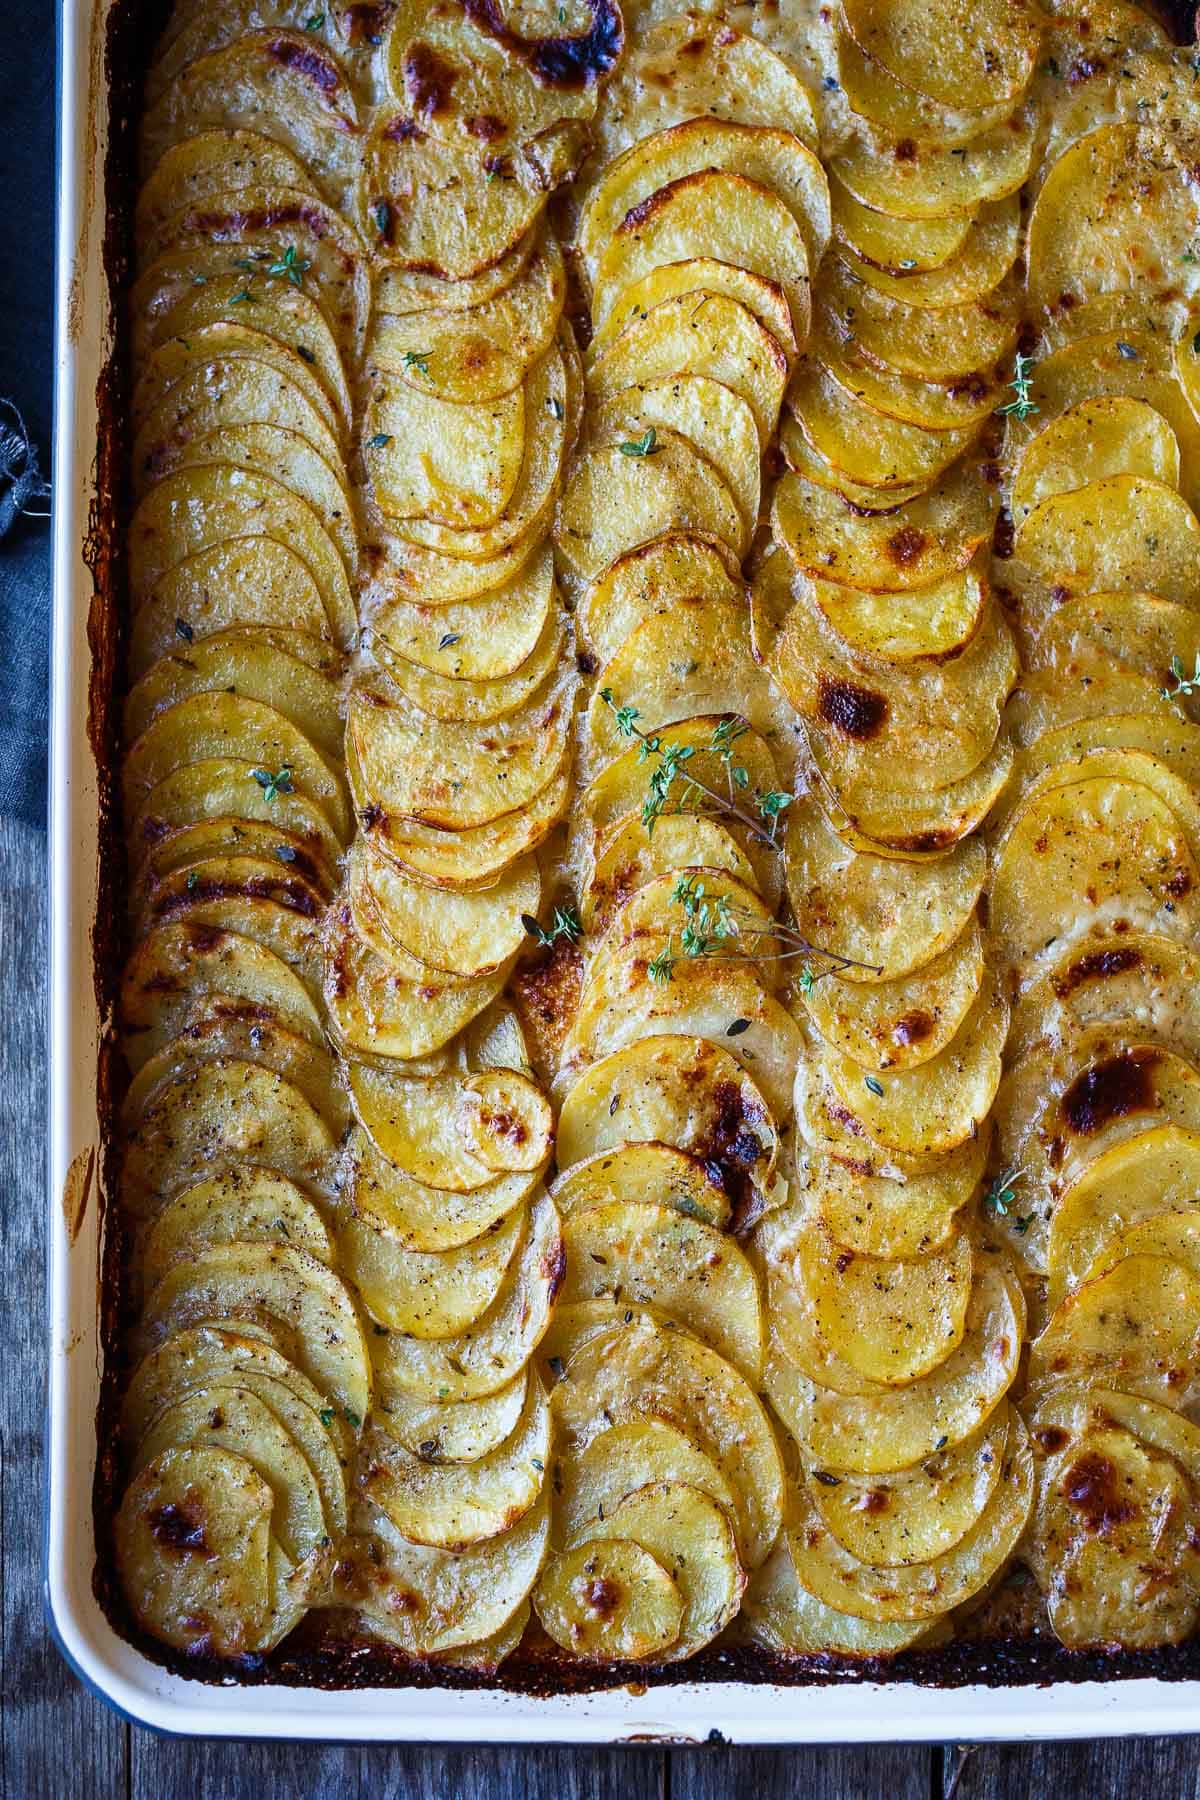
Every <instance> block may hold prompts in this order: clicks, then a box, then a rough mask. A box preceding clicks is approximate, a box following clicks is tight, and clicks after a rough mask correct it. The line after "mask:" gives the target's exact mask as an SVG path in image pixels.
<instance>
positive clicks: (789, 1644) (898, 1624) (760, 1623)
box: [742, 1537, 928, 1658]
mask: <svg viewBox="0 0 1200 1800" xmlns="http://www.w3.org/2000/svg"><path fill="white" fill-rule="evenodd" d="M742 1618H743V1619H744V1620H745V1622H746V1625H747V1627H748V1629H749V1632H750V1635H751V1637H752V1638H753V1639H754V1641H755V1642H757V1643H760V1644H763V1645H764V1646H765V1647H766V1648H767V1649H768V1650H770V1651H772V1652H774V1654H775V1655H776V1656H787V1657H800V1656H829V1655H837V1656H858V1657H863V1658H865V1657H875V1656H880V1655H886V1654H888V1653H889V1652H891V1651H896V1650H906V1649H907V1648H908V1647H909V1645H910V1644H913V1643H916V1642H917V1641H918V1640H919V1639H921V1638H923V1637H924V1635H925V1632H926V1631H927V1629H928V1626H927V1624H926V1621H925V1620H924V1619H902V1620H898V1621H892V1622H890V1623H887V1624H885V1623H883V1622H882V1621H880V1620H874V1619H872V1620H867V1619H856V1618H854V1617H852V1615H851V1614H850V1613H842V1612H837V1611H835V1609H834V1608H833V1607H832V1606H826V1605H825V1603H824V1601H821V1600H818V1599H817V1597H816V1595H815V1594H810V1593H809V1592H808V1590H807V1588H803V1587H801V1585H800V1582H799V1580H798V1579H797V1576H796V1568H795V1564H794V1563H793V1562H792V1553H791V1550H790V1549H789V1548H788V1540H787V1538H786V1537H784V1538H782V1539H781V1540H780V1542H779V1543H778V1544H777V1545H776V1547H775V1549H774V1551H773V1552H772V1554H771V1556H770V1558H769V1560H768V1561H767V1562H765V1563H764V1564H763V1566H762V1568H761V1569H760V1570H759V1571H758V1573H757V1574H756V1575H755V1576H754V1577H753V1578H752V1579H751V1581H750V1583H749V1585H748V1587H747V1589H746V1593H745V1597H744V1599H743V1601H742Z"/></svg>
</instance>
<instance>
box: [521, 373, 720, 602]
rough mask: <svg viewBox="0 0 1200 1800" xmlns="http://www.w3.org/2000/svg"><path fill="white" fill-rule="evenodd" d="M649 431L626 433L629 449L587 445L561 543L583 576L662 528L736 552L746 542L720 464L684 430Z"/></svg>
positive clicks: (566, 496)
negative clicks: (711, 540) (705, 538)
mask: <svg viewBox="0 0 1200 1800" xmlns="http://www.w3.org/2000/svg"><path fill="white" fill-rule="evenodd" d="M646 378H647V379H649V378H650V375H649V372H647V376H646ZM648 432H649V434H650V435H648V436H647V435H643V436H642V437H640V438H638V439H636V440H635V439H627V440H625V442H628V443H631V444H633V445H634V446H635V448H634V449H631V450H628V451H626V450H625V449H624V448H623V447H622V445H621V444H616V443H610V444H605V445H603V446H598V447H596V448H594V449H591V450H589V451H587V452H586V454H585V455H584V456H583V457H582V459H581V460H580V461H579V463H578V464H577V465H576V467H575V470H574V472H573V474H572V475H571V478H570V480H569V481H568V482H567V485H566V487H565V489H564V491H563V495H562V498H561V500H560V502H559V506H558V512H557V516H556V518H555V524H554V542H555V548H556V549H557V551H558V553H559V556H560V557H561V558H562V560H563V561H564V562H565V563H566V565H567V567H568V568H570V569H571V570H572V571H573V572H574V573H575V575H576V576H578V577H579V578H580V579H581V580H584V581H594V580H595V579H596V577H597V576H598V575H601V574H602V573H603V572H604V570H605V569H606V568H607V567H608V566H609V564H610V563H611V562H613V561H614V560H615V559H616V558H617V557H619V556H621V555H623V554H624V553H625V552H626V551H628V550H629V549H630V548H631V547H633V546H636V545H638V544H641V543H644V542H645V541H646V540H647V539H649V538H653V537H656V536H658V535H659V534H660V533H661V532H700V533H701V534H704V535H711V536H712V537H715V538H716V539H717V540H718V542H720V543H722V544H724V545H726V546H727V547H728V549H729V551H730V553H731V554H732V555H733V556H734V557H735V558H736V557H738V556H740V555H741V554H742V553H743V551H744V550H745V548H746V547H747V544H748V542H749V533H748V530H747V527H746V524H745V521H744V520H743V518H742V515H741V513H740V512H739V511H738V507H737V502H736V500H735V499H734V497H733V495H732V493H731V492H730V491H729V488H728V487H727V486H726V484H725V481H724V478H723V477H722V476H721V474H720V473H719V472H718V470H717V468H716V466H715V464H713V463H711V462H710V461H709V460H708V458H707V457H706V456H704V455H702V454H701V453H700V451H698V450H697V449H696V448H695V447H694V446H693V445H692V443H691V442H690V441H689V440H688V439H687V438H682V437H680V436H679V434H678V433H677V432H674V431H670V430H668V429H665V428H664V429H661V430H660V429H657V428H655V427H653V426H651V427H648ZM642 444H645V446H646V449H645V451H644V452H643V450H642V449H641V448H640V446H641V445H642Z"/></svg>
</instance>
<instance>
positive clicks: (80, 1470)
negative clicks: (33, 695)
mask: <svg viewBox="0 0 1200 1800" xmlns="http://www.w3.org/2000/svg"><path fill="white" fill-rule="evenodd" d="M108 5H109V0H62V12H61V20H60V51H61V68H60V115H59V127H60V165H59V166H60V181H59V214H58V277H57V313H58V322H57V363H56V374H57V392H56V403H55V420H56V431H55V447H54V492H55V510H54V651H53V659H52V665H51V666H52V684H53V693H52V725H51V733H52V744H51V770H52V773H51V795H50V880H51V885H52V910H51V970H50V1004H51V1028H50V1117H49V1144H50V1154H49V1195H48V1205H49V1238H50V1269H49V1330H50V1393H49V1454H48V1469H49V1492H48V1520H47V1537H46V1542H47V1567H46V1591H47V1600H48V1607H49V1613H50V1618H51V1622H52V1625H53V1629H54V1631H55V1633H56V1635H57V1637H58V1641H59V1643H60V1645H61V1647H62V1650H63V1652H64V1654H65V1655H66V1656H67V1658H68V1659H69V1661H70V1662H71V1663H72V1665H73V1666H74V1668H75V1669H76V1671H77V1672H78V1674H79V1675H80V1677H81V1678H82V1679H83V1680H84V1681H86V1682H88V1683H89V1684H90V1685H91V1686H92V1687H93V1688H94V1689H95V1690H96V1691H97V1692H98V1693H100V1694H101V1695H103V1696H104V1698H105V1699H106V1700H108V1701H109V1702H110V1703H111V1704H112V1705H113V1706H115V1707H117V1708H119V1709H120V1710H121V1711H122V1712H124V1713H125V1714H127V1715H128V1716H129V1717H131V1718H133V1719H136V1720H139V1721H141V1722H144V1723H145V1724H147V1725H151V1726H155V1727H158V1728H159V1729H163V1730H167V1731H173V1732H185V1733H192V1734H196V1735H204V1736H210V1735H211V1736H230V1737H242V1738H250V1737H264V1738H307V1739H317V1740H334V1739H351V1740H361V1741H372V1740H374V1741H388V1740H393V1741H394V1740H403V1739H412V1740H425V1741H433V1742H451V1741H460V1742H461V1741H467V1742H470V1741H475V1742H487V1741H494V1742H503V1741H510V1742H523V1743H531V1742H557V1743H596V1742H610V1741H629V1740H643V1741H646V1740H651V1741H652V1740H677V1741H683V1742H697V1741H699V1742H704V1741H705V1740H707V1739H708V1738H709V1737H710V1734H712V1733H714V1732H719V1733H720V1734H721V1736H722V1737H723V1738H724V1739H725V1740H726V1741H729V1742H733V1743H742V1744H756V1743H845V1742H852V1741H860V1742H888V1741H899V1740H910V1741H939V1740H941V1741H952V1740H956V1741H959V1742H963V1741H977V1740H984V1739H1037V1738H1048V1737H1082V1736H1093V1735H1111V1736H1116V1735H1124V1734H1136V1733H1159V1732H1163V1733H1166V1732H1190V1731H1194V1730H1196V1729H1197V1727H1198V1725H1200V1707H1198V1705H1197V1701H1198V1699H1200V1682H1187V1683H1184V1682H1164V1681H1158V1680H1134V1681H1113V1682H1106V1683H1097V1682H1089V1683H1080V1684H1059V1685H1054V1686H1043V1687H1037V1686H1019V1687H992V1686H984V1685H980V1686H975V1687H964V1688H957V1689H931V1688H921V1687H911V1686H905V1685H902V1684H886V1685H865V1686H864V1685H859V1684H857V1683H855V1684H850V1683H847V1684H845V1685H833V1686H810V1687H786V1688H784V1687H773V1686H762V1685H744V1684H740V1683H737V1682H732V1681H731V1682H726V1683H717V1684H712V1683H709V1684H704V1685H700V1684H693V1685H680V1686H676V1687H666V1688H658V1689H651V1690H650V1691H648V1692H646V1693H643V1694H639V1695H635V1694H632V1693H630V1692H628V1691H626V1690H618V1691H616V1692H611V1693H600V1694H594V1695H570V1696H568V1695H562V1696H559V1697H553V1698H549V1699H538V1698H532V1697H529V1696H524V1695H514V1694H509V1693H505V1692H501V1691H498V1690H497V1691H492V1692H478V1691H474V1692H473V1691H466V1690H460V1691H455V1690H453V1689H434V1690H419V1689H412V1688H395V1689H390V1690H375V1691H364V1690H354V1691H323V1690H314V1689H312V1688H298V1687H297V1688H289V1687H246V1686H239V1685H235V1684H232V1683H231V1684H230V1685H227V1686H207V1685H203V1684H201V1683H199V1682H194V1681H188V1680H185V1679H183V1678H181V1677H179V1676H177V1675H173V1674H171V1673H168V1672H167V1671H165V1670H163V1669H161V1668H159V1667H157V1666H155V1665H154V1664H152V1663H150V1662H149V1661H147V1660H146V1659H145V1658H144V1657H143V1656H142V1655H141V1654H140V1653H139V1652H138V1651H137V1650H135V1649H134V1648H133V1647H131V1646H130V1645H129V1644H127V1643H125V1642H124V1641H123V1640H122V1639H121V1638H120V1637H118V1636H117V1634H116V1633H115V1632H114V1631H113V1629H112V1627H111V1626H110V1624H109V1622H108V1620H107V1619H106V1617H105V1615H104V1612H103V1611H102V1609H101V1607H100V1604H99V1602H98V1601H97V1599H96V1596H95V1594H94V1593H93V1588H92V1571H93V1564H94V1547H93V1527H92V1488H93V1476H94V1471H95V1463H96V1412H97V1401H98V1395H99V1387H100V1343H99V1319H98V1304H97V1298H98V1288H99V1282H98V1271H99V1259H100V1249H101V1219H100V1208H99V1203H98V1202H99V1195H98V1173H97V1171H98V1168H99V1161H98V1146H99V1136H100V1133H99V1125H98V1110H97V1102H96V1071H97V1060H98V1050H99V1037H100V1020H99V1017H98V1013H97V1006H96V1002H95V999H94V995H93V982H92V929H93V924H94V921H95V918H96V910H97V890H98V884H97V858H98V844H99V832H100V807H99V796H98V784H97V772H96V767H95V763H94V760H93V756H92V751H91V748H90V745H89V739H88V730H87V719H88V686H89V677H90V673H91V657H90V651H89V643H88V635H87V626H88V612H89V607H90V605H91V601H92V589H93V581H92V575H91V573H90V570H89V567H88V563H87V561H86V560H85V540H86V539H87V535H88V531H89V520H90V514H91V509H92V506H93V503H94V501H95V498H96V468H95V458H96V444H97V433H98V406H97V398H96V389H97V382H98V380H99V377H100V373H101V370H102V369H103V367H104V364H105V359H106V357H107V355H108V348H109V345H108V336H109V323H108V321H109V304H108V294H107V287H106V276H105V272H104V266H103V255H102V251H103V242H102V240H103V236H104V227H105V218H106V195H105V184H104V164H105V151H106V145H107V141H108V94H107V92H106V73H105V56H104V34H105V30H106V24H107V13H108ZM31 1148H32V1146H31Z"/></svg>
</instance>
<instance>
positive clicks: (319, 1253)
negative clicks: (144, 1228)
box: [141, 1166, 334, 1287]
mask: <svg viewBox="0 0 1200 1800" xmlns="http://www.w3.org/2000/svg"><path fill="white" fill-rule="evenodd" d="M235 1242H237V1243H274V1244H282V1243H287V1244H292V1245H294V1246H295V1248H296V1249H298V1250H303V1251H305V1252H307V1254H308V1255H309V1256H315V1257H316V1259H317V1261H318V1262H323V1263H326V1264H328V1265H330V1266H332V1264H333V1260H334V1258H333V1240H332V1239H331V1237H330V1235H329V1229H328V1227H327V1226H326V1224H325V1221H324V1219H323V1218H322V1217H321V1214H320V1213H319V1212H318V1210H317V1208H316V1207H315V1206H314V1205H313V1203H312V1201H311V1200H309V1199H308V1198H307V1197H306V1195H305V1194H304V1193H302V1191H301V1190H300V1189H299V1188H298V1187H297V1186H296V1184H295V1182H294V1181H289V1180H288V1179H287V1178H286V1177H285V1176H283V1175H276V1174H275V1173H274V1172H273V1171H272V1170H270V1169H262V1168H256V1167H253V1166H251V1167H248V1168H241V1169H227V1170H225V1172H224V1173H223V1174H221V1175H214V1176H212V1177H211V1178H210V1179H209V1180H207V1181H199V1182H197V1183H196V1184H195V1185H194V1186H193V1187H190V1188H185V1189H184V1190H183V1192H182V1193H180V1194H177V1195H176V1196H175V1198H174V1199H173V1200H171V1201H170V1202H169V1203H168V1204H167V1205H166V1206H165V1207H164V1208H163V1210H162V1212H161V1213H160V1214H159V1215H158V1217H157V1218H156V1219H155V1221H154V1224H153V1226H152V1228H151V1230H150V1232H149V1234H148V1236H147V1238H146V1242H145V1245H144V1248H143V1250H142V1264H141V1272H142V1279H143V1280H144V1282H145V1283H146V1286H147V1287H153V1286H154V1284H155V1283H156V1282H157V1281H158V1279H159V1277H160V1276H162V1275H163V1274H165V1273H166V1271H167V1269H168V1268H170V1266H171V1264H172V1263H176V1262H180V1261H182V1260H183V1258H184V1257H187V1256H191V1255H193V1254H194V1252H195V1251H197V1250H200V1249H203V1248H205V1247H206V1246H207V1245H209V1244H231V1243H235Z"/></svg>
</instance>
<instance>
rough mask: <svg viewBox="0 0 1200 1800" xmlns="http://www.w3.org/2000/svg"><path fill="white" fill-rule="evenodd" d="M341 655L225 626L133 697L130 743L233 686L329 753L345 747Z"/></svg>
mask: <svg viewBox="0 0 1200 1800" xmlns="http://www.w3.org/2000/svg"><path fill="white" fill-rule="evenodd" d="M341 668H342V664H341V658H340V657H338V656H337V655H336V654H335V653H332V652H330V650H329V647H328V645H326V644H323V643H322V642H321V641H320V639H308V640H305V639H302V638H301V637H300V636H299V635H298V634H297V633H295V632H290V633H288V634H286V635H285V634H283V633H273V632H267V631H261V630H259V631H251V630H248V629H244V628H243V629H240V630H235V631H222V632H219V633H217V634H215V635H213V636H211V637H206V638H204V639H202V640H201V642H200V643H192V644H189V645H187V647H186V650H185V649H184V648H183V647H182V646H181V647H179V648H177V649H173V650H171V651H170V652H169V653H168V654H167V655H166V656H165V657H162V658H161V659H160V660H159V661H158V662H157V663H156V664H155V665H154V667H153V668H152V669H150V670H149V671H148V673H147V674H145V675H143V677H142V679H141V680H140V681H138V682H135V683H134V685H133V687H131V688H130V690H129V693H128V694H127V695H126V697H125V709H124V720H123V723H124V728H125V740H126V742H127V743H132V742H133V741H134V740H135V739H137V738H139V737H141V735H142V733H143V732H144V731H146V730H147V729H148V727H149V726H151V725H152V724H153V723H154V721H155V719H157V718H158V717H159V716H160V715H161V714H162V713H164V712H166V710H167V708H168V707H171V706H175V705H177V704H178V702H179V701H180V700H186V699H188V698H190V696H191V695H193V694H204V693H217V692H220V691H222V690H224V691H226V692H228V691H233V692H236V693H238V694H240V695H241V696H242V697H243V698H244V699H247V700H257V701H259V702H261V703H262V704H263V705H264V706H270V707H273V708H274V709H275V711H276V712H279V713H282V714H283V716H284V717H285V718H287V719H290V720H291V721H292V723H293V724H294V725H295V726H296V727H297V729H298V730H299V731H302V732H303V733H304V735H305V736H306V737H308V738H310V739H311V740H312V742H313V743H314V744H317V745H319V746H320V748H321V749H322V750H324V751H325V752H326V754H327V755H329V756H331V757H337V756H339V755H340V752H341V740H342V721H341V718H340V716H339V710H338V701H339V694H338V688H337V685H336V683H337V678H338V676H339V675H340V673H341Z"/></svg>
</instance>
